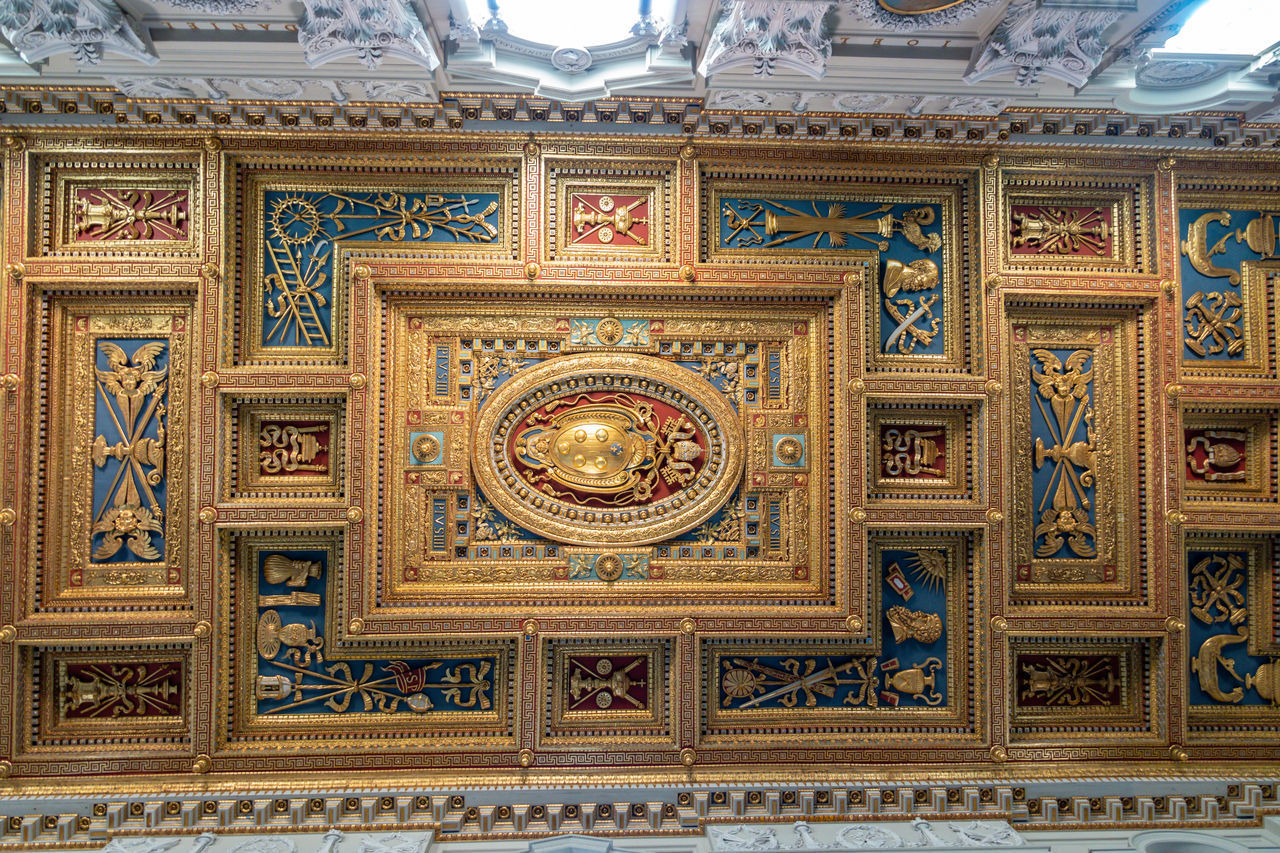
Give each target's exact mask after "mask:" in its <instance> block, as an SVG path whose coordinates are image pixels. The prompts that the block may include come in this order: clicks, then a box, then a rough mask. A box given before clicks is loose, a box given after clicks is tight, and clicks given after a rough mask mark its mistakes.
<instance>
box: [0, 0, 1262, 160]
mask: <svg viewBox="0 0 1280 853" xmlns="http://www.w3.org/2000/svg"><path fill="white" fill-rule="evenodd" d="M1215 2H1219V0H1215ZM1234 2H1236V3H1237V5H1238V4H1239V0H1234ZM1200 5H1201V4H1200V3H1198V2H1196V0H1172V2H1169V0H776V2H769V0H721V2H716V0H663V1H662V2H656V3H655V2H650V0H645V2H643V3H638V2H636V3H616V4H615V3H608V4H596V5H595V6H594V7H587V8H577V7H574V6H573V5H572V4H569V3H563V4H560V5H557V4H550V5H547V4H538V7H537V8H538V9H539V10H541V13H540V14H538V15H531V14H530V13H529V11H528V9H529V3H526V2H514V0H511V2H506V3H486V2H485V0H332V1H331V2H323V1H322V0H304V1H303V2H294V1H293V0H72V1H71V2H59V3H55V2H52V0H12V2H11V3H9V4H7V8H6V9H4V10H3V11H2V12H0V34H3V36H4V39H5V40H7V47H6V48H5V49H3V50H0V86H2V87H3V88H4V90H5V92H6V96H5V98H4V100H3V101H0V103H3V105H4V107H5V108H6V110H7V111H8V113H9V115H7V116H6V117H5V118H4V122H5V123H13V122H15V121H16V122H19V123H23V124H28V123H30V124H35V125H40V124H49V123H52V124H63V125H78V126H85V125H112V124H116V123H130V122H138V123H151V124H169V123H173V124H180V125H187V126H191V125H195V126H224V127H242V126H248V127H254V126H257V127H286V128H288V127H307V126H320V127H348V126H351V127H357V128H359V127H383V128H401V127H404V128H409V127H424V126H435V125H437V124H438V125H439V126H446V125H447V126H449V127H455V128H456V127H459V126H467V127H470V128H483V127H493V128H495V129H502V128H510V127H511V126H512V125H513V123H520V124H524V123H528V122H532V123H533V124H535V125H543V124H548V125H550V126H557V125H559V124H561V123H565V124H569V125H576V126H586V127H594V128H595V129H599V130H607V131H613V132H616V131H620V130H623V131H633V132H639V131H645V132H650V133H662V132H686V133H687V132H694V131H699V130H702V131H708V130H709V131H711V132H713V133H716V134H721V135H747V136H751V135H773V134H774V133H780V134H783V135H785V134H786V133H787V132H788V131H787V128H790V129H791V130H790V132H792V133H804V132H812V133H814V134H819V133H838V132H841V131H844V132H846V133H847V132H850V131H854V132H860V133H862V134H870V133H872V132H873V130H874V128H876V127H880V128H883V129H885V130H886V131H887V132H886V134H885V135H886V136H888V137H890V138H900V137H902V136H903V134H904V132H906V134H907V137H908V138H910V135H911V132H912V131H913V130H914V129H916V128H919V129H920V130H921V131H922V132H923V134H924V135H926V136H929V137H932V136H934V135H935V134H939V133H941V134H943V138H952V137H956V138H970V139H973V138H983V137H987V136H995V135H997V134H998V133H1000V132H1002V131H1003V132H1005V133H1007V134H1011V135H1017V134H1024V133H1035V134H1037V135H1038V136H1041V140H1040V141H1048V140H1046V139H1044V136H1048V137H1049V138H1050V139H1051V138H1052V137H1054V136H1056V135H1058V134H1068V135H1085V136H1097V137H1101V138H1103V139H1106V138H1108V137H1127V138H1130V139H1131V140H1133V141H1143V142H1145V141H1150V140H1151V138H1156V139H1162V140H1166V141H1167V140H1170V139H1173V140H1180V142H1179V143H1178V144H1184V145H1185V144H1197V145H1213V144H1218V145H1257V144H1264V145H1265V144H1270V143H1271V142H1273V141H1274V140H1275V138H1276V129H1275V128H1276V123H1277V112H1276V110H1277V94H1278V93H1277V87H1276V79H1277V75H1278V74H1280V66H1277V64H1276V61H1275V58H1274V56H1275V54H1274V48H1275V42H1276V41H1280V36H1277V35H1276V34H1275V33H1272V35H1271V37H1270V40H1269V41H1267V39H1266V35H1265V34H1266V32H1267V21H1268V17H1269V15H1268V13H1267V11H1266V8H1265V4H1263V5H1261V6H1259V7H1258V10H1257V12H1256V13H1250V12H1249V11H1248V10H1244V11H1241V10H1240V9H1235V11H1232V9H1227V10H1225V11H1223V12H1220V13H1215V12H1213V10H1212V9H1207V10H1206V11H1205V12H1204V13H1203V14H1201V15H1200V16H1199V17H1193V13H1195V12H1196V11H1197V9H1198V8H1199V6H1200ZM1241 8H1243V7H1241ZM606 15H608V16H613V17H614V18H616V20H615V21H614V22H613V24H612V26H611V27H610V26H606V25H605V24H606V23H607V21H604V20H603V19H604V18H605V17H606ZM1233 15H1234V16H1236V17H1238V18H1239V19H1240V20H1239V23H1243V22H1244V20H1246V19H1250V20H1252V21H1253V22H1254V23H1255V24H1256V25H1257V26H1258V29H1257V31H1258V32H1259V33H1261V34H1262V37H1263V41H1262V42H1259V43H1258V44H1253V43H1252V42H1250V43H1249V45H1248V46H1247V47H1244V46H1241V47H1239V48H1225V50H1235V51H1236V52H1223V51H1224V48H1222V47H1221V46H1219V47H1216V48H1212V49H1204V48H1197V47H1195V46H1194V45H1191V46H1187V45H1186V39H1187V36H1188V33H1194V32H1196V31H1197V30H1205V31H1207V30H1210V29H1212V30H1214V31H1218V30H1222V29H1229V28H1230V27H1231V26H1234V24H1235V23H1236V22H1234V21H1232V20H1231V17H1232V16H1233ZM597 17H600V18H601V19H602V20H601V21H596V18H597ZM1189 21H1190V23H1189V24H1188V22H1189ZM1224 21H1225V22H1226V25H1225V26H1224ZM535 25H536V26H535ZM1184 25H1187V26H1185V27H1184ZM1175 34H1176V35H1178V37H1179V39H1181V40H1182V41H1181V42H1179V41H1173V42H1171V41H1170V40H1171V38H1173V37H1174V36H1175ZM1238 41H1239V42H1240V44H1241V45H1244V43H1245V40H1244V39H1240V40H1238ZM1166 43H1170V44H1172V45H1175V46H1174V47H1165V45H1166ZM1178 44H1183V45H1184V46H1182V47H1176V45H1178ZM0 47H4V45H0ZM15 114H16V115H15ZM788 115H789V116H790V117H788ZM780 116H781V117H780ZM875 116H885V117H889V118H887V119H886V120H873V117H875ZM797 117H798V118H799V120H800V121H799V125H797V120H796V119H797ZM778 125H783V128H782V130H779V129H778V127H777V126H778ZM978 134H981V136H978ZM1077 141H1078V140H1077Z"/></svg>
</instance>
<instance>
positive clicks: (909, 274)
mask: <svg viewBox="0 0 1280 853" xmlns="http://www.w3.org/2000/svg"><path fill="white" fill-rule="evenodd" d="M812 208H813V211H814V213H812V214H810V213H805V212H804V211H803V210H801V209H799V208H796V207H792V206H790V205H787V204H784V203H782V202H778V201H748V200H742V199H733V200H730V201H728V202H726V203H725V205H724V208H723V213H724V216H725V227H727V228H728V229H729V232H728V234H727V235H725V236H724V237H723V243H724V245H725V246H728V247H731V248H739V249H745V248H761V249H768V248H772V247H774V246H783V245H787V244H796V243H799V242H800V241H802V240H807V239H808V238H810V237H812V238H813V241H812V243H811V244H809V245H808V246H807V248H810V249H816V248H818V247H819V245H820V243H821V242H822V238H823V237H826V238H827V245H828V246H830V247H831V248H843V247H844V245H845V243H846V239H847V238H848V237H856V238H858V239H859V240H865V241H866V242H868V243H870V244H871V245H873V246H875V247H876V249H877V250H879V251H881V252H886V251H888V250H889V239H890V238H891V237H893V235H894V232H895V231H896V232H897V233H899V234H901V235H902V236H903V237H905V238H906V239H907V241H908V242H910V243H911V244H912V245H913V246H915V247H916V248H917V249H920V250H921V251H923V252H928V253H930V254H932V253H934V252H936V251H938V249H939V248H941V246H942V238H941V237H940V236H939V235H938V234H937V233H933V234H926V233H924V229H923V227H922V226H925V225H932V224H933V221H934V219H935V217H936V214H935V213H934V210H933V208H932V207H917V208H914V209H912V210H908V211H906V212H905V213H903V214H902V216H901V218H899V217H896V216H894V215H893V214H892V213H891V212H890V211H891V210H892V208H893V205H892V204H882V205H880V206H879V207H876V208H873V209H871V210H867V211H864V212H862V213H859V214H857V215H856V216H845V206H844V205H843V204H841V203H839V202H831V203H829V204H827V205H826V213H825V214H821V215H819V214H817V211H818V209H819V203H818V202H814V203H812ZM868 235H875V236H874V237H872V236H868ZM937 286H938V265H937V264H936V263H934V262H933V261H931V260H929V259H928V258H920V259H918V260H915V261H912V262H910V263H908V264H904V263H902V262H901V261H896V260H888V261H886V262H885V271H884V281H883V282H882V284H881V289H882V291H883V293H884V300H883V301H884V310H885V313H887V314H888V315H889V316H890V317H891V318H892V319H893V322H894V323H896V324H897V326H895V327H894V329H893V331H891V332H890V333H889V336H888V338H886V339H885V342H884V351H885V352H892V351H893V350H894V349H895V348H896V349H897V351H898V352H899V353H901V354H903V355H908V354H910V353H912V352H914V351H915V349H916V347H917V346H919V347H922V348H923V347H928V346H929V345H930V344H932V343H933V340H934V338H935V337H937V335H938V329H939V327H940V326H941V325H942V318H941V317H939V316H937V315H935V314H934V311H933V308H934V306H935V305H936V304H937V302H938V299H939V298H940V294H937V293H934V294H932V295H930V294H928V293H927V292H926V291H930V290H933V289H935V288H936V287H937ZM908 293H920V295H919V296H918V297H916V300H915V301H912V298H911V297H910V296H905V295H904V296H903V297H902V298H898V297H899V294H908Z"/></svg>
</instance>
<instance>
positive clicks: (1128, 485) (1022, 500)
mask: <svg viewBox="0 0 1280 853" xmlns="http://www.w3.org/2000/svg"><path fill="white" fill-rule="evenodd" d="M1077 309H1078V310H1077V313H1076V314H1075V315H1074V316H1073V319H1072V321H1071V322H1064V321H1063V320H1062V319H1061V318H1060V315H1057V314H1054V313H1052V312H1051V311H1050V310H1049V306H1047V305H1042V304H1037V303H1036V302H1034V301H1031V302H1020V303H1019V304H1017V305H1016V306H1010V307H1008V308H1007V311H1006V314H1007V316H1006V319H1005V324H1006V328H1007V330H1008V331H1007V334H1008V335H1009V340H1010V342H1011V346H1010V347H1009V349H1008V365H1009V371H1010V374H1009V375H1010V377H1011V382H1010V384H1011V386H1012V388H1011V393H1010V395H1009V401H1008V403H1007V406H1008V407H1009V414H1008V418H1009V423H1010V424H1011V436H1010V440H1011V442H1012V453H1011V454H1010V462H1009V464H1010V466H1011V468H1010V471H1009V477H1010V482H1011V483H1012V488H1011V489H1010V492H1011V495H1012V501H1013V505H1012V507H1011V509H1012V514H1011V528H1012V535H1013V544H1012V549H1011V551H1012V558H1013V565H1014V567H1015V571H1014V574H1013V594H1014V597H1015V599H1039V600H1046V599H1048V600H1058V601H1061V600H1068V599H1069V600H1075V601H1079V600H1081V599H1086V600H1088V599H1096V598H1104V597H1105V598H1108V599H1114V598H1115V597H1117V596H1121V597H1125V598H1131V597H1132V596H1133V595H1134V594H1135V593H1136V592H1137V591H1138V589H1139V584H1140V582H1141V578H1140V577H1139V573H1140V571H1141V563H1140V561H1139V556H1138V554H1139V543H1138V542H1137V541H1136V537H1130V538H1126V537H1124V536H1122V535H1121V531H1122V530H1124V529H1126V528H1127V526H1128V525H1130V524H1131V522H1130V521H1128V520H1129V519H1136V518H1139V517H1142V516H1144V515H1147V516H1148V517H1149V515H1148V508H1147V507H1146V506H1144V505H1142V504H1141V503H1140V501H1139V491H1138V480H1139V477H1136V476H1133V474H1134V473H1140V474H1145V473H1146V472H1140V471H1139V453H1138V445H1139V443H1144V444H1145V445H1146V446H1147V447H1150V446H1151V442H1150V437H1149V436H1148V435H1144V434H1142V433H1141V432H1140V431H1139V428H1138V424H1139V420H1138V416H1137V408H1138V405H1139V404H1140V398H1141V395H1142V394H1144V393H1145V392H1146V390H1147V389H1145V388H1141V387H1139V384H1138V364H1139V361H1140V360H1145V361H1147V364H1146V365H1145V368H1146V370H1145V373H1146V376H1148V377H1150V376H1151V375H1152V373H1153V371H1152V369H1151V365H1150V362H1149V360H1150V358H1151V355H1150V353H1149V351H1146V352H1144V351H1143V350H1142V349H1140V348H1139V345H1138V342H1139V338H1140V330H1142V327H1143V324H1145V323H1146V322H1148V320H1147V317H1146V312H1145V311H1144V310H1143V308H1142V307H1141V306H1140V305H1135V306H1133V308H1132V309H1131V310H1127V311H1123V310H1122V311H1117V310H1115V309H1114V308H1104V307H1097V306H1090V305H1087V304H1086V305H1079V306H1077ZM1086 318H1087V319H1086ZM1143 337H1144V339H1145V340H1150V339H1151V336H1150V334H1149V330H1147V334H1145V335H1144V336H1143ZM1040 348H1057V349H1076V350H1087V351H1089V352H1090V353H1091V354H1092V360H1093V368H1092V371H1091V372H1092V376H1093V382H1094V393H1093V400H1092V402H1091V406H1092V410H1093V428H1094V429H1096V430H1097V446H1096V448H1094V451H1093V452H1094V458H1095V460H1096V461H1097V463H1098V469H1097V478H1096V485H1095V487H1094V504H1095V508H1094V513H1095V518H1096V519H1097V523H1096V525H1095V528H1096V534H1095V536H1094V545H1095V550H1096V554H1095V556H1093V557H1080V556H1076V557H1049V558H1043V557H1037V556H1036V555H1035V554H1034V544H1033V543H1034V540H1035V538H1036V534H1035V532H1034V531H1035V529H1036V527H1037V525H1038V524H1039V523H1040V522H1041V520H1042V519H1041V518H1040V513H1039V512H1037V511H1036V510H1035V509H1034V507H1033V500H1032V471H1033V468H1032V464H1033V458H1032V434H1031V408H1030V407H1031V406H1032V405H1033V404H1034V403H1035V401H1036V399H1038V396H1037V395H1038V392H1037V389H1035V388H1034V387H1033V386H1032V379H1031V373H1032V353H1033V350H1036V349H1040ZM1148 381H1150V380H1148ZM1146 429H1147V430H1148V431H1150V430H1151V417H1150V416H1148V417H1147V419H1146ZM1150 499H1151V496H1150V494H1148V500H1150ZM1108 567H1112V568H1113V569H1114V573H1115V575H1114V577H1113V578H1108V577H1107V569H1108Z"/></svg>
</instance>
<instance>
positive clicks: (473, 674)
mask: <svg viewBox="0 0 1280 853" xmlns="http://www.w3.org/2000/svg"><path fill="white" fill-rule="evenodd" d="M229 547H231V548H233V553H234V554H235V558H234V559H235V561H236V563H237V564H238V566H237V568H238V571H239V577H240V579H241V582H242V584H243V585H242V586H241V587H240V588H239V595H240V596H242V598H241V600H240V601H241V606H239V607H238V608H237V612H236V616H235V619H236V620H237V622H238V625H237V628H236V636H237V638H238V641H237V643H238V651H237V656H238V657H237V661H236V664H237V669H236V671H237V674H238V678H241V679H244V681H245V689H243V690H242V691H240V692H239V693H238V694H237V695H239V696H240V701H239V703H238V707H237V717H236V719H235V720H234V721H233V731H234V734H233V737H234V736H235V735H236V734H247V733H249V732H252V731H264V730H270V731H275V732H277V734H281V733H283V732H286V731H287V732H288V733H289V734H293V735H297V736H302V737H306V736H308V733H312V734H323V735H324V736H326V737H334V736H335V735H340V734H348V733H356V732H359V731H361V730H364V729H378V730H381V729H383V728H385V727H387V726H391V727H398V728H402V729H407V730H409V731H410V732H412V733H415V734H423V735H432V736H435V735H441V734H444V733H445V732H446V731H448V730H449V729H458V728H464V727H465V729H466V730H468V731H470V732H478V731H482V732H487V733H491V734H496V733H498V732H500V730H501V728H502V726H503V725H504V721H505V720H507V719H508V714H509V709H508V695H507V691H508V689H509V687H508V685H509V681H508V671H507V667H508V661H509V655H508V651H507V648H506V646H505V645H503V644H501V643H496V644H495V643H489V644H485V643H478V644H471V645H465V646H464V645H456V646H450V645H439V644H437V645H432V646H426V645H424V646H420V647H409V646H406V647H404V648H398V649H397V650H396V651H397V652H398V653H397V654H395V655H388V654H386V651H387V650H386V649H378V650H374V649H368V650H361V649H359V648H357V647H352V648H344V645H343V639H342V637H341V636H340V635H339V632H338V631H336V630H335V629H334V627H333V626H334V624H335V620H336V619H337V618H338V617H337V612H338V611H337V608H336V602H335V601H334V596H335V594H336V593H335V590H336V586H335V584H336V581H337V575H338V573H339V572H340V568H339V567H340V565H341V554H342V543H341V540H340V536H339V534H336V533H316V534H306V535H296V536H244V537H240V538H238V539H237V540H235V541H234V544H229ZM349 630H350V631H352V632H356V633H358V632H359V626H350V627H349ZM250 685H251V686H250ZM300 724H301V728H300V727H299V726H300Z"/></svg>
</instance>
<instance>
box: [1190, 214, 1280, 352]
mask: <svg viewBox="0 0 1280 853" xmlns="http://www.w3.org/2000/svg"><path fill="white" fill-rule="evenodd" d="M1196 199H1197V197H1195V196H1192V197H1191V198H1190V199H1185V200H1184V201H1193V202H1194V201H1195V200H1196ZM1269 201H1270V203H1268V201H1267V200H1263V201H1262V204H1263V205H1264V207H1262V208H1261V209H1259V208H1254V209H1238V208H1237V209H1222V208H1219V207H1216V206H1209V205H1210V204H1212V202H1213V199H1210V198H1206V199H1203V201H1202V202H1198V203H1195V206H1190V207H1184V208H1182V209H1180V210H1179V211H1178V227H1179V230H1180V234H1181V236H1182V241H1181V243H1180V244H1179V245H1180V250H1181V252H1180V265H1179V275H1180V280H1181V287H1182V295H1181V301H1182V328H1181V329H1180V330H1179V332H1180V337H1181V342H1182V367H1183V370H1184V371H1186V372H1189V373H1194V374H1199V375H1211V374H1212V375H1225V374H1236V375H1249V376H1262V375H1265V376H1274V375H1275V366H1274V364H1273V363H1272V360H1271V356H1270V355H1269V350H1271V349H1274V337H1275V336H1274V322H1275V318H1274V316H1273V314H1272V311H1273V309H1271V308H1270V307H1269V306H1268V301H1267V294H1268V292H1269V290H1270V289H1271V287H1272V286H1273V285H1272V284H1271V283H1273V282H1274V276H1275V274H1276V273H1277V272H1278V271H1280V263H1277V255H1276V217H1277V215H1280V201H1278V200H1275V199H1271V200H1269Z"/></svg>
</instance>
